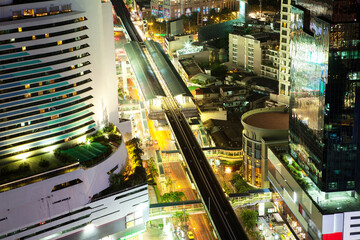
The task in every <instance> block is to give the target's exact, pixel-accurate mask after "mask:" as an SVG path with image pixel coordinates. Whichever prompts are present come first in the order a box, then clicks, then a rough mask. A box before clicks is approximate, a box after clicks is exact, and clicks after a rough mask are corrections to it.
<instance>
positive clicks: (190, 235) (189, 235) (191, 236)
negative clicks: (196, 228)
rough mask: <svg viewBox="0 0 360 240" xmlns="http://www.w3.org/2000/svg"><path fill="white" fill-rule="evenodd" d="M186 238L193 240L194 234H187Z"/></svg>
mask: <svg viewBox="0 0 360 240" xmlns="http://www.w3.org/2000/svg"><path fill="white" fill-rule="evenodd" d="M187 236H188V238H189V239H195V237H194V234H193V232H191V231H189V232H187Z"/></svg>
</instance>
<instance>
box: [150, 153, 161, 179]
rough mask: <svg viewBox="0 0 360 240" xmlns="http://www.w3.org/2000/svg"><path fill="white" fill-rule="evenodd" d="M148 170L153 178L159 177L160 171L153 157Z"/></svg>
mask: <svg viewBox="0 0 360 240" xmlns="http://www.w3.org/2000/svg"><path fill="white" fill-rule="evenodd" d="M148 169H149V173H150V174H151V175H152V176H153V177H158V176H159V170H158V169H157V167H156V164H155V160H154V158H153V157H151V158H150V159H149V164H148Z"/></svg>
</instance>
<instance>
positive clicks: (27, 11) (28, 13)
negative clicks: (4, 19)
mask: <svg viewBox="0 0 360 240" xmlns="http://www.w3.org/2000/svg"><path fill="white" fill-rule="evenodd" d="M24 16H26V17H33V16H34V9H25V10H24Z"/></svg>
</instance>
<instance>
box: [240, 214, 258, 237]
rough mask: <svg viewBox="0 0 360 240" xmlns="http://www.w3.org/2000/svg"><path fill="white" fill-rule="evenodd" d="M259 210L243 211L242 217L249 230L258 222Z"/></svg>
mask: <svg viewBox="0 0 360 240" xmlns="http://www.w3.org/2000/svg"><path fill="white" fill-rule="evenodd" d="M257 215H258V213H257V211H253V210H249V209H246V210H244V211H242V212H241V214H240V217H241V220H242V222H243V224H244V226H245V229H246V230H247V231H249V232H250V231H252V230H253V229H254V227H255V226H256V225H257V224H258V217H257Z"/></svg>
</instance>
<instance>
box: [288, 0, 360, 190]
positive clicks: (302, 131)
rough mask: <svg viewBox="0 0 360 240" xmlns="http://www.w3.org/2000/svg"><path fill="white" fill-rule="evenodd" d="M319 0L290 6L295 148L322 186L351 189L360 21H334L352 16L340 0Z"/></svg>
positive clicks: (292, 140)
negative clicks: (328, 0)
mask: <svg viewBox="0 0 360 240" xmlns="http://www.w3.org/2000/svg"><path fill="white" fill-rule="evenodd" d="M318 2H319V1H316V2H313V1H301V2H299V3H300V4H303V5H302V6H296V7H295V6H293V7H292V9H291V33H290V55H291V59H292V62H291V84H292V85H291V93H290V116H291V118H290V147H291V154H292V156H293V157H294V158H295V159H296V160H297V161H298V163H299V164H300V165H301V166H302V167H303V169H304V170H305V172H306V174H307V175H308V176H309V177H310V178H311V179H312V180H313V181H314V182H315V183H316V184H317V186H318V187H319V188H320V189H321V190H322V191H340V190H353V189H355V172H356V171H355V169H356V164H357V163H356V160H359V159H360V156H357V146H359V144H358V125H359V112H360V110H359V107H360V106H358V105H359V104H360V102H359V100H357V101H356V94H357V93H360V92H359V89H360V88H359V86H360V75H359V74H358V73H359V71H360V64H359V63H360V61H359V58H360V55H359V54H360V44H359V40H358V39H359V23H357V22H356V20H354V19H353V21H352V22H351V21H350V22H341V23H340V22H339V23H335V22H333V20H339V21H349V20H351V17H349V16H343V17H342V15H341V11H340V10H341V9H342V8H341V6H340V5H341V4H340V5H337V4H336V1H335V3H334V6H335V7H334V6H327V7H326V8H323V12H321V11H320V10H321V9H318V8H317V7H314V8H312V6H319V5H316V4H317V3H318ZM349 2H350V3H351V1H349ZM350 3H349V4H350ZM324 4H325V3H324ZM327 4H328V3H327ZM349 4H346V6H345V8H344V9H348V7H349V6H350V5H351V4H350V5H349ZM304 7H306V8H304ZM307 9H311V12H310V11H308V10H307ZM339 9H340V10H339ZM344 9H342V10H344ZM317 10H319V11H317ZM342 13H343V14H344V11H342ZM317 14H319V15H321V17H317ZM350 15H351V11H350ZM329 19H330V20H329ZM358 102H359V103H358ZM354 123H357V124H354Z"/></svg>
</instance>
